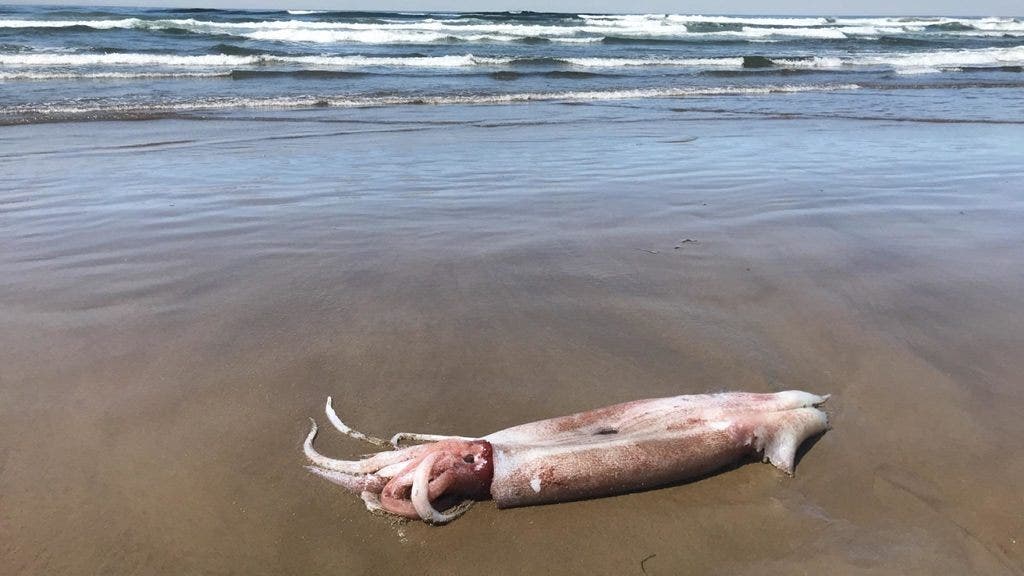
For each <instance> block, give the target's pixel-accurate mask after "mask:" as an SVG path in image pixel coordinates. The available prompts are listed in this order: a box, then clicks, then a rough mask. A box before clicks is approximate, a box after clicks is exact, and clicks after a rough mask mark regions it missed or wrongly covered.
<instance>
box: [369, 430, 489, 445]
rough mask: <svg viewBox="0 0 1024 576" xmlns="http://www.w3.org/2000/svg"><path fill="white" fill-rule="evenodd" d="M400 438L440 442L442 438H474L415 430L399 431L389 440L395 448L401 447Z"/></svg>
mask: <svg viewBox="0 0 1024 576" xmlns="http://www.w3.org/2000/svg"><path fill="white" fill-rule="evenodd" d="M402 440H411V441H413V442H441V441H443V440H476V438H471V437H469V436H446V435H444V434H418V433H416V432H399V433H397V434H395V435H394V436H392V437H391V441H390V442H389V443H390V444H391V445H392V446H394V447H395V448H396V449H398V448H401V445H400V444H401V443H402Z"/></svg>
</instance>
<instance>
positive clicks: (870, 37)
mask: <svg viewBox="0 0 1024 576" xmlns="http://www.w3.org/2000/svg"><path fill="white" fill-rule="evenodd" d="M1022 71H1024V20H1022V19H1020V18H1007V17H1002V18H995V17H992V18H980V17H979V18H943V17H934V18H924V17H913V18H896V17H886V18H882V17H864V18H830V17H825V16H822V17H799V18H780V17H755V16H751V17H725V16H698V15H664V14H655V15H594V14H591V15H587V14H543V13H458V14H455V13H385V12H380V13H377V12H308V11H291V12H289V11H234V10H183V9H141V8H139V9H131V8H66V7H60V8H57V7H32V6H7V7H0V122H2V123H22V122H35V121H54V120H67V119H95V118H117V117H132V118H137V117H151V116H166V115H181V114H187V115H192V116H195V115H210V114H224V113H228V114H230V113H232V112H237V111H239V110H246V111H250V112H251V111H252V110H262V109H275V110H280V109H289V108H298V109H303V108H312V107H319V108H322V107H336V108H351V107H378V106H400V105H407V104H438V105H443V104H471V105H473V104H494V103H518V102H527V101H538V100H545V101H548V100H553V101H571V102H579V101H622V100H629V101H645V102H648V103H649V104H650V105H652V106H662V105H666V102H667V103H668V104H667V105H668V106H676V105H679V103H680V100H683V101H686V100H688V99H695V98H697V99H701V101H705V102H706V101H707V100H712V101H714V102H715V106H713V108H716V109H719V110H720V111H721V112H722V113H729V112H734V111H740V112H745V111H748V110H747V109H748V108H749V107H750V104H749V101H748V100H749V99H748V98H745V97H747V96H754V97H756V98H755V100H756V101H757V102H759V103H760V104H758V106H759V109H761V111H766V112H769V113H775V114H794V113H798V114H810V115H823V114H840V115H848V116H852V117H885V118H896V119H899V118H910V119H914V118H927V119H931V120H939V121H944V120H945V121H960V120H985V121H999V122H1003V121H1011V122H1017V121H1021V120H1024V105H1022V98H1021V93H1022V89H1024V73H1022ZM893 92H899V93H900V96H899V97H892V96H891V94H892V93H893ZM794 93H809V94H815V95H818V96H816V97H811V98H802V99H799V102H800V104H799V106H798V107H797V108H798V109H797V110H793V109H792V108H793V106H792V105H790V104H788V102H792V101H793V100H794V99H793V98H788V96H790V95H792V94H794ZM766 96H768V97H767V98H766ZM765 102H768V103H769V104H768V105H767V107H766V106H765V104H764V103H765ZM908 102H909V104H908ZM684 105H685V104H684Z"/></svg>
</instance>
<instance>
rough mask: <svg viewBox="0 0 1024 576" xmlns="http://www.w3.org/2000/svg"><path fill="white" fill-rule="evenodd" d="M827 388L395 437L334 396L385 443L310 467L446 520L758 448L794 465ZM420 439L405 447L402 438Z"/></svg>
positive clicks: (664, 474)
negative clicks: (386, 436)
mask: <svg viewBox="0 0 1024 576" xmlns="http://www.w3.org/2000/svg"><path fill="white" fill-rule="evenodd" d="M827 399H828V396H827V395H826V396H817V395H814V394H810V393H807V392H801V391H797V390H791V391H786V392H777V393H774V394H753V393H745V392H728V393H719V394H696V395H685V396H673V397H669V398H656V399H649V400H636V401H633V402H626V403H623V404H616V405H614V406H608V407H605V408H598V409H595V410H589V411H586V412H580V413H578V414H572V415H569V416H561V417H558V418H550V419H547V420H540V421H537V422H531V423H528V424H521V425H519V426H513V427H511V428H506V429H504V430H499V431H497V432H494V433H491V434H488V435H486V436H480V437H472V436H444V435H436V434H416V433H407V432H400V433H398V434H395V435H394V436H393V437H392V438H391V439H390V441H386V440H383V439H380V438H376V437H373V436H368V435H366V434H363V433H362V432H359V431H357V430H355V429H353V428H350V427H349V426H348V425H346V424H345V423H344V422H342V420H341V419H340V418H339V417H338V415H337V413H336V412H335V410H334V407H333V404H332V399H331V397H328V398H327V404H326V407H325V413H326V416H327V419H328V421H330V422H331V424H332V425H333V426H334V428H336V429H337V430H338V431H340V432H342V433H344V434H346V435H348V436H351V437H353V438H356V439H359V440H363V441H366V442H369V443H371V444H374V445H377V446H380V447H383V448H386V449H385V450H383V451H380V452H377V453H375V454H372V455H369V456H367V457H364V458H361V459H358V460H336V459H334V458H329V457H327V456H324V455H322V454H320V453H319V452H317V451H316V449H314V447H313V440H314V438H316V435H317V425H316V422H315V421H313V420H312V419H310V420H311V422H312V429H311V430H310V432H309V434H308V435H307V436H306V440H305V442H304V444H303V451H304V453H305V455H306V457H307V458H308V459H309V460H310V462H311V463H312V464H311V465H309V466H307V468H308V469H309V470H310V471H311V472H313V473H314V474H317V475H318V476H321V477H323V478H325V479H327V480H329V481H331V482H333V483H335V484H338V485H340V486H342V487H343V488H345V489H346V490H348V491H350V492H352V493H354V494H357V495H359V496H360V497H361V498H362V500H363V502H364V503H365V504H366V507H367V508H368V509H369V510H371V511H382V512H386V513H390V514H395V515H398V516H402V517H405V518H411V519H417V520H423V521H425V522H428V523H432V524H444V523H446V522H449V521H451V520H453V519H455V518H456V517H458V516H459V515H461V514H462V513H463V512H465V510H466V509H467V508H468V506H469V505H470V504H472V503H473V502H474V501H479V500H486V499H493V500H494V501H495V503H496V504H497V506H498V508H509V507H514V506H529V505H534V504H549V503H554V502H563V501H569V500H580V499H585V498H595V497H600V496H610V495H614V494H621V493H625V492H632V491H637V490H647V489H650V488H655V487H659V486H664V485H668V484H674V483H679V482H682V481H685V480H690V479H694V478H697V477H700V476H703V475H706V474H708V473H711V472H715V471H717V470H720V469H722V468H724V467H726V466H728V465H730V464H734V463H738V462H742V461H744V460H745V459H749V458H752V457H760V458H761V459H762V460H763V461H765V462H769V463H771V464H772V465H774V466H775V467H776V468H778V469H780V470H782V471H783V472H785V473H787V474H789V475H792V474H793V468H794V465H795V462H794V461H795V459H796V453H797V449H798V448H799V447H800V445H801V444H802V443H803V442H804V441H805V440H807V439H808V438H810V437H813V436H817V435H819V434H821V433H823V432H824V431H825V430H827V429H828V427H829V424H828V416H827V415H826V414H825V412H823V411H822V410H820V409H819V408H818V406H820V405H821V404H823V403H824V402H825V400H827ZM411 442H419V443H418V444H412V445H409V446H406V447H402V444H403V443H406V444H408V443H411Z"/></svg>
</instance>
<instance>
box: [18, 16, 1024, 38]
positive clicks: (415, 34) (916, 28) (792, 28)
mask: <svg viewBox="0 0 1024 576" xmlns="http://www.w3.org/2000/svg"><path fill="white" fill-rule="evenodd" d="M291 13H292V14H295V15H306V14H315V12H314V11H291ZM957 23H959V24H962V25H964V26H965V27H966V28H965V29H963V30H935V29H934V28H931V29H930V28H929V26H935V25H943V24H957ZM700 24H723V25H730V26H737V27H739V29H737V30H710V31H705V30H704V29H703V28H700V27H696V28H694V26H695V25H700ZM70 26H88V27H91V28H96V29H114V28H139V29H168V28H177V29H184V30H189V31H192V32H196V33H200V34H230V35H235V36H240V37H245V38H253V39H259V40H273V41H285V42H307V43H340V42H351V43H366V44H402V43H432V42H439V41H446V40H450V39H455V40H458V41H466V42H486V41H499V42H500V41H511V40H517V39H523V38H546V39H549V40H551V41H554V42H578V41H596V40H600V39H601V38H603V37H606V36H617V37H626V38H655V39H657V38H662V39H664V38H697V39H699V38H704V37H707V38H719V37H736V38H749V39H753V40H768V39H771V38H773V37H779V38H822V39H843V38H848V37H856V36H875V35H880V34H902V33H920V32H922V31H926V30H932V31H935V32H937V33H941V34H950V35H965V36H972V35H975V36H977V35H982V36H984V35H992V36H998V35H1004V34H1011V35H1024V22H1022V21H1019V20H1016V19H1012V18H962V19H955V18H934V19H926V18H841V19H827V18H754V17H736V16H699V15H692V16H686V15H651V14H648V15H584V16H582V23H574V24H565V23H562V24H559V23H552V24H532V23H531V24H524V23H518V22H504V23H502V22H487V21H480V20H470V19H461V18H458V19H452V18H444V17H432V18H425V19H423V20H417V21H406V20H400V21H390V22H376V23H367V22H334V21H332V22H325V21H317V20H310V19H303V20H298V19H287V20H263V21H249V22H215V21H207V20H198V19H195V18H180V19H163V20H149V19H140V18H121V19H102V20H15V19H7V20H0V28H26V27H44V28H61V27H70ZM691 28H694V29H693V30H691Z"/></svg>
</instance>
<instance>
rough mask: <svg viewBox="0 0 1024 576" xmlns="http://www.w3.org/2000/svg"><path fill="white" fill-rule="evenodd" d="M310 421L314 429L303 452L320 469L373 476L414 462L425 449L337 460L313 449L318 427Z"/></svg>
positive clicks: (410, 449) (308, 436) (313, 421)
mask: <svg viewBox="0 0 1024 576" xmlns="http://www.w3.org/2000/svg"><path fill="white" fill-rule="evenodd" d="M309 421H310V423H311V425H312V427H311V428H310V430H309V434H308V435H307V436H306V441H305V442H304V443H303V445H302V450H303V452H304V453H305V454H306V458H309V460H310V461H311V462H313V463H314V464H316V465H317V466H319V467H320V468H326V469H328V470H336V471H338V472H343V473H345V474H356V475H362V474H372V473H373V472H376V471H378V470H380V469H381V468H384V467H386V466H389V465H391V464H397V463H399V462H405V461H408V460H412V459H413V458H415V457H417V456H419V455H420V453H421V452H422V451H423V449H424V448H425V447H423V446H411V447H409V448H406V449H403V450H397V451H391V452H379V453H377V454H375V455H374V456H371V457H370V458H365V459H363V460H336V459H334V458H328V457H327V456H324V455H323V454H320V453H319V452H317V451H316V449H314V448H313V439H314V438H316V434H317V426H316V421H315V420H313V419H312V418H310V419H309Z"/></svg>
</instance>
